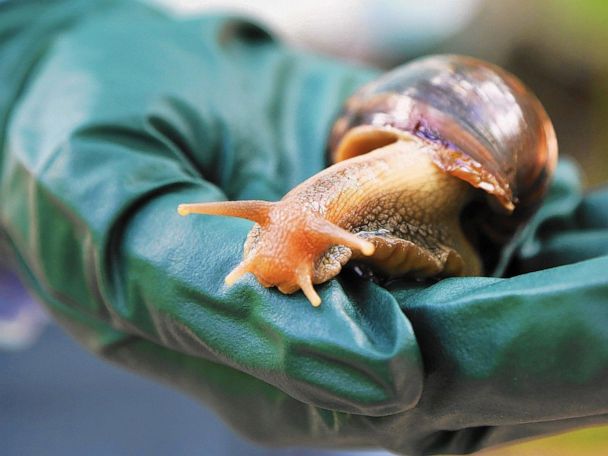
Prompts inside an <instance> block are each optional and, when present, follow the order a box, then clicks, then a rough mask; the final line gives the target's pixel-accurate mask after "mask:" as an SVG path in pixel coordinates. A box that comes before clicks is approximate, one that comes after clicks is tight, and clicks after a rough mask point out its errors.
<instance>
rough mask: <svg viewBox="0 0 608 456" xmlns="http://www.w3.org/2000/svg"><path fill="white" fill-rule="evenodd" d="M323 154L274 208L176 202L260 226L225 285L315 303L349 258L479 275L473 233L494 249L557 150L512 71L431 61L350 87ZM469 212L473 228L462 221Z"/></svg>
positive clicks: (428, 272) (411, 270)
mask: <svg viewBox="0 0 608 456" xmlns="http://www.w3.org/2000/svg"><path fill="white" fill-rule="evenodd" d="M330 159H331V160H332V161H333V162H335V163H334V164H333V165H332V166H330V167H328V168H326V169H325V170H323V171H321V172H320V173H318V174H316V175H314V176H312V177H311V178H309V179H308V180H306V181H305V182H303V183H301V184H300V185H298V186H297V187H295V188H294V189H292V190H291V191H290V192H289V193H287V194H286V195H285V196H284V197H283V198H282V199H281V200H280V201H278V202H266V201H229V202H215V203H200V204H182V205H180V206H179V208H178V212H179V213H180V214H181V215H187V214H190V213H201V214H213V215H227V216H236V217H242V218H246V219H249V220H252V221H254V222H256V225H255V226H254V227H253V229H252V230H251V231H250V233H249V235H248V237H247V240H246V242H245V246H244V260H243V261H242V262H241V263H240V264H239V265H238V266H237V267H236V268H235V269H234V270H233V271H232V272H231V273H230V274H229V275H228V276H227V277H226V283H227V284H232V283H234V282H235V281H236V280H237V279H238V278H239V277H241V276H242V275H243V274H246V273H248V272H251V273H253V274H254V275H255V276H256V277H257V279H258V281H259V282H260V283H261V284H262V285H264V286H266V287H269V286H276V287H277V288H279V290H280V291H281V292H283V293H293V292H295V291H297V290H299V289H302V291H303V292H304V293H305V294H306V296H307V298H308V299H309V300H310V302H311V303H312V304H313V305H315V306H317V305H319V304H320V302H321V299H320V297H319V296H318V294H317V293H316V292H315V290H314V287H313V284H319V283H323V282H325V281H327V280H330V279H331V278H333V277H335V276H336V275H337V274H338V273H339V272H340V270H341V268H342V267H343V266H344V265H345V264H346V263H347V262H348V261H350V260H356V261H359V262H363V263H366V264H367V265H369V267H370V268H371V269H372V270H373V271H376V272H378V273H379V274H381V275H383V276H386V277H401V276H409V277H416V278H426V277H433V276H438V277H444V276H458V275H479V274H481V273H482V272H483V264H482V258H481V255H480V252H479V251H478V245H480V242H479V239H480V237H484V238H487V239H491V240H492V242H494V243H495V244H496V245H500V244H501V243H504V242H506V241H507V240H508V239H509V237H510V236H512V235H513V233H514V232H515V231H516V230H517V227H518V226H519V225H520V224H521V223H523V222H525V220H526V219H527V218H528V217H529V216H530V215H531V213H532V212H533V211H534V209H535V208H536V207H537V206H538V205H539V203H540V201H541V199H542V196H543V194H544V192H545V190H546V187H547V185H548V181H549V178H550V176H551V174H552V172H553V168H554V166H555V162H556V159H557V145H556V141H555V134H554V132H553V128H552V126H551V123H550V121H549V119H548V116H547V115H546V113H545V111H544V109H543V108H542V106H541V105H540V102H538V100H537V99H536V98H535V97H534V96H533V95H532V94H531V93H530V92H529V91H527V90H526V89H525V87H524V86H523V85H522V84H521V82H519V81H518V80H517V79H515V77H514V76H512V75H510V74H508V73H506V72H504V71H503V70H500V69H499V68H497V67H494V66H492V65H490V64H487V63H485V62H481V61H479V60H475V59H472V58H469V57H462V56H435V57H430V58H425V59H421V60H419V61H415V62H413V63H411V64H409V65H405V66H404V67H402V68H399V69H397V70H395V71H393V72H390V73H388V74H387V75H385V76H384V77H382V78H380V79H379V80H377V81H376V82H373V83H371V84H369V85H367V86H364V87H363V88H362V89H361V90H359V91H358V92H357V93H355V94H354V95H353V96H352V97H351V98H350V99H349V100H348V101H347V103H346V106H345V109H344V111H343V113H342V115H341V116H340V117H339V119H338V120H337V121H336V123H335V125H334V128H333V131H332V136H331V139H330ZM484 195H485V196H486V197H484ZM468 207H475V211H473V212H472V213H471V216H470V217H467V218H470V219H471V220H474V221H475V223H474V224H473V229H471V227H470V226H469V227H468V228H467V229H465V226H464V225H465V224H463V223H462V213H463V210H465V208H468ZM469 225H470V224H469Z"/></svg>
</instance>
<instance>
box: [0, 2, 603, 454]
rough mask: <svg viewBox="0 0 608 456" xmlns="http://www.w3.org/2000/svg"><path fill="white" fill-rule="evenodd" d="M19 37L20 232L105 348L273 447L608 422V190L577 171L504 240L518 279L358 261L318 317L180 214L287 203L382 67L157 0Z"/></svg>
mask: <svg viewBox="0 0 608 456" xmlns="http://www.w3.org/2000/svg"><path fill="white" fill-rule="evenodd" d="M25 24H27V27H25ZM7 30H8V31H9V32H10V33H9V32H7ZM17 32H18V33H17ZM43 32H44V34H43V35H41V34H42V33H43ZM0 37H1V38H0V39H1V41H0V61H2V62H3V65H2V66H0V68H1V70H0V71H1V72H2V73H1V75H2V78H1V79H0V82H1V84H0V88H1V89H0V90H1V92H0V94H1V95H0V115H1V116H2V119H3V122H2V123H1V125H2V128H3V130H2V133H0V135H1V136H0V144H1V149H0V151H1V155H0V176H1V177H0V179H1V180H0V201H1V202H2V203H1V205H0V224H1V228H2V231H3V235H4V237H5V238H6V239H7V240H8V244H9V245H10V250H11V252H12V256H14V259H15V262H16V263H17V265H18V269H19V271H20V273H21V274H22V276H23V277H24V279H25V280H26V281H27V282H28V284H29V286H30V288H31V289H32V290H34V292H35V293H36V294H37V295H38V296H39V297H40V298H41V300H42V301H44V302H45V303H46V304H47V306H48V307H49V309H51V311H52V313H53V314H54V315H55V317H56V318H57V319H58V320H59V321H60V322H61V323H62V324H63V325H64V326H65V327H66V328H67V329H68V330H69V331H70V332H71V333H72V334H73V335H74V336H75V337H76V338H77V339H78V340H80V341H81V342H82V343H83V344H84V345H86V346H87V347H88V348H89V349H91V350H93V351H95V352H97V353H98V354H100V355H102V356H104V357H106V358H107V359H109V360H112V361H114V362H117V363H120V364H122V365H124V366H126V367H128V368H130V369H134V370H136V371H138V372H140V373H143V374H145V375H149V376H153V377H155V378H157V379H159V380H161V381H164V382H167V383H169V384H171V385H173V386H175V387H177V388H180V389H182V390H184V391H187V392H189V393H191V394H192V395H193V396H195V397H197V398H199V399H200V400H202V401H204V402H205V403H206V404H208V405H209V406H211V407H212V408H214V409H215V410H216V411H217V412H218V413H219V414H220V415H221V416H222V417H223V418H224V419H225V420H226V421H227V422H228V423H229V424H231V425H232V426H233V427H234V428H235V429H237V430H239V431H240V432H242V433H243V434H245V435H247V436H249V437H250V438H252V439H254V440H257V441H260V442H263V443H266V444H272V445H314V446H325V447H377V446H382V447H385V448H387V449H390V450H392V451H395V452H400V453H404V454H434V453H460V452H470V451H473V450H476V449H478V448H482V447H486V446H491V445H496V444H499V443H503V442H507V441H511V440H514V439H518V438H523V437H529V436H534V435H540V434H544V433H547V432H557V431H560V430H565V429H569V428H571V427H574V426H579V425H589V424H596V423H603V422H606V421H607V415H606V414H607V412H608V399H607V398H608V395H607V394H606V393H607V392H608V391H607V389H608V385H606V382H605V381H604V379H605V378H606V375H607V374H608V329H606V328H608V324H607V323H608V307H607V305H608V277H607V276H608V274H607V272H606V271H608V269H607V268H608V248H607V245H606V244H607V242H606V239H607V236H608V234H607V233H608V220H606V215H605V214H606V209H607V208H608V192H607V191H600V192H597V193H595V194H592V195H591V196H588V197H583V196H582V195H581V191H580V187H579V186H578V176H577V174H576V171H575V169H574V168H573V166H572V165H568V164H564V165H562V166H561V167H560V169H559V172H558V176H557V179H556V182H555V185H554V188H553V191H552V194H551V196H550V198H549V200H548V201H547V204H546V205H545V207H544V208H543V209H542V210H541V212H540V213H539V214H538V216H537V217H536V219H535V220H534V221H533V222H532V223H531V224H530V226H529V227H528V229H526V230H525V231H524V232H523V233H522V234H521V236H520V238H518V239H516V241H515V242H514V243H513V246H512V247H510V248H509V249H506V250H505V252H504V260H503V263H504V265H505V269H506V270H507V271H508V273H509V274H511V275H512V277H511V278H508V279H500V278H487V277H486V278H481V277H480V278H453V279H446V280H443V281H441V282H439V283H437V284H435V285H433V286H422V285H419V284H412V283H411V282H406V281H398V282H395V283H393V284H391V286H390V287H389V288H388V289H386V288H382V287H380V286H378V285H376V284H374V283H372V282H369V281H364V280H361V279H359V278H358V277H356V276H355V275H354V274H353V273H351V272H348V271H346V272H344V273H342V274H341V275H340V276H339V278H338V279H337V280H332V281H330V282H329V283H326V284H324V285H321V286H319V287H318V291H319V293H320V294H321V296H322V298H323V304H322V305H321V307H320V308H312V307H311V306H310V304H309V303H308V302H307V300H306V298H305V297H304V296H303V295H302V294H301V293H296V294H294V295H291V296H285V295H283V294H281V293H279V292H278V291H277V290H275V289H265V288H263V287H261V286H260V285H259V284H258V283H257V282H256V281H255V279H254V278H253V277H248V278H246V279H244V280H242V281H240V282H239V283H238V284H236V285H235V286H233V287H231V288H226V287H225V286H224V285H223V278H224V276H225V275H226V274H227V273H228V272H229V271H230V270H231V269H232V268H233V267H234V266H235V265H236V264H237V263H238V262H239V261H240V259H241V257H242V244H243V242H244V240H245V237H246V235H247V232H248V231H249V229H250V228H251V223H249V222H247V221H243V220H236V219H231V218H221V217H188V218H182V217H179V216H178V215H177V213H176V207H177V205H178V204H179V203H182V202H193V201H205V200H209V201H215V200H220V199H225V198H229V199H268V200H276V199H278V198H280V197H281V196H282V195H283V194H284V193H285V192H286V191H288V190H289V189H290V188H291V187H293V186H294V185H296V184H297V183H299V182H300V181H302V180H303V179H305V178H306V177H308V176H310V175H312V174H313V173H315V172H317V171H318V170H319V169H321V168H322V167H323V166H324V165H325V163H324V149H325V142H326V138H327V136H328V133H329V129H330V127H331V124H332V121H333V119H334V118H335V115H336V113H337V112H338V110H339V109H340V106H341V104H342V103H343V101H344V99H345V98H346V97H347V96H348V95H349V94H351V93H352V92H353V91H354V90H355V88H357V87H358V86H360V85H361V84H363V83H364V82H365V81H368V80H370V79H371V78H373V77H375V76H376V75H377V74H376V73H375V72H373V71H369V70H366V69H362V68H356V67H350V66H346V65H343V64H340V63H336V62H331V61H327V60H324V59H320V58H317V57H314V56H310V55H303V54H299V53H296V52H294V51H292V50H289V49H287V48H285V47H283V46H282V45H281V44H280V43H278V42H276V41H275V40H274V39H272V38H271V37H270V36H269V35H268V34H267V33H266V32H264V31H263V30H261V29H260V28H258V27H256V26H254V25H252V24H249V23H247V22H243V21H241V20H238V19H234V18H226V17H208V18H204V19H197V20H186V21H179V20H176V19H173V18H170V17H167V16H165V15H163V14H161V13H159V12H157V11H155V10H152V9H148V8H147V7H144V6H142V5H140V4H137V3H135V2H121V1H109V0H108V1H98V2H90V1H89V0H80V1H79V0H73V1H67V0H65V1H55V2H48V3H45V4H43V5H40V4H37V3H35V2H31V3H30V2H27V1H22V2H14V3H11V2H9V3H8V4H3V5H1V6H0ZM581 246H584V247H585V248H584V249H583V248H581ZM541 267H542V268H546V269H544V270H541V271H538V272H528V271H533V270H536V269H538V268H541ZM520 272H527V273H525V274H520V275H516V274H519V273H520ZM92 394H94V391H93V392H92ZM92 414H94V411H92Z"/></svg>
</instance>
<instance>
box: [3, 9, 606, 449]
mask: <svg viewBox="0 0 608 456" xmlns="http://www.w3.org/2000/svg"><path fill="white" fill-rule="evenodd" d="M41 1H44V0H41ZM148 2H149V3H154V4H156V5H157V6H159V7H161V8H163V9H165V10H167V11H169V12H170V13H171V14H175V15H178V16H190V15H195V14H202V13H205V12H209V11H215V12H217V11H232V12H235V13H238V14H241V15H245V16H249V17H254V18H255V19H256V20H257V21H258V22H260V23H262V24H265V25H266V26H267V27H268V28H269V29H270V30H272V31H273V32H274V34H275V35H278V36H279V37H281V38H282V39H284V40H285V41H287V42H289V43H290V44H291V45H292V46H295V47H299V48H302V49H307V50H309V51H312V52H316V53H321V54H325V55H330V56H336V57H339V58H343V59H348V60H351V61H353V62H356V63H360V64H363V65H373V66H378V67H381V68H387V69H388V68H391V67H393V66H396V65H398V64H400V63H403V62H405V61H408V60H410V59H412V58H414V57H417V56H420V55H425V54H430V53H439V52H441V53H443V52H452V53H463V54H469V55H472V56H475V57H479V58H483V59H486V60H489V61H491V62H494V63H496V64H499V65H501V66H503V67H505V68H507V69H509V70H510V71H512V72H513V73H515V74H516V75H518V76H519V77H520V78H521V79H522V80H523V81H524V82H525V83H527V85H529V86H530V87H531V88H532V89H533V91H534V92H535V93H536V94H537V95H538V97H539V98H540V99H541V101H542V102H543V104H544V105H545V107H546V109H547V111H548V112H549V115H550V116H551V118H552V119H553V122H554V125H555V129H556V131H557V136H558V140H559V144H560V153H561V154H562V155H570V156H572V157H574V158H575V159H576V160H577V161H578V162H579V163H580V165H581V167H582V169H583V171H584V176H585V185H586V186H587V187H588V188H592V187H595V186H598V185H600V184H602V183H606V182H607V181H608V128H606V127H605V126H604V125H605V124H606V123H607V122H608V77H607V76H608V49H606V47H607V45H606V43H608V2H606V1H605V0H581V1H572V0H535V1H534V2H531V1H529V0H500V1H496V0H426V1H424V2H420V1H417V0H377V1H374V2H370V1H365V0H348V1H340V2H328V1H320V0H299V1H298V2H291V3H292V4H291V5H289V6H288V4H287V2H285V1H284V0H251V1H243V0H240V1H239V0H148ZM0 244H1V242H0ZM7 257H8V254H7V252H2V251H1V247H0V263H2V261H1V260H4V259H5V258H7ZM91 408H96V410H97V411H96V413H95V421H94V422H93V421H91V420H90V418H88V416H89V414H88V413H87V410H90V409H91ZM100 410H101V411H102V412H99V411H100ZM125 423H128V424H129V426H125ZM75 435H77V436H78V438H71V437H72V436H75ZM0 441H1V442H2V448H3V450H2V451H3V452H5V453H4V454H9V455H12V454H28V455H29V454H45V455H46V454H61V455H80V454H87V455H95V454H99V455H107V454H113V455H120V454H146V455H156V454H158V455H161V454H200V449H201V448H205V454H209V455H232V454H244V455H279V454H280V455H304V454H315V455H325V454H328V455H329V454H334V455H339V454H341V455H346V454H359V455H362V454H366V455H379V454H383V453H381V452H377V453H376V452H366V453H354V452H339V453H336V452H321V451H318V450H314V451H310V450H308V451H307V450H304V449H288V450H280V451H279V450H268V449H263V448H259V447H255V446H253V445H252V444H250V443H248V442H246V441H244V440H242V439H241V438H240V437H238V436H236V435H235V434H233V433H232V431H230V430H228V429H227V428H226V427H225V426H224V425H223V424H222V423H221V422H220V421H219V420H218V419H217V418H215V417H214V415H213V414H212V413H211V412H210V411H208V410H207V409H205V408H204V407H202V406H200V404H198V403H196V402H194V401H192V400H191V399H189V398H187V397H185V396H183V395H181V394H180V393H178V392H175V391H172V390H169V389H168V388H165V387H164V386H162V385H158V384H156V383H153V382H151V381H148V380H146V379H144V378H141V377H137V376H135V375H132V374H130V373H128V372H125V371H122V370H119V369H118V368H115V367H113V366H111V365H108V364H106V363H104V362H102V361H99V360H97V359H95V358H94V357H92V355H90V354H88V353H85V352H84V351H83V350H82V349H81V348H80V347H79V346H77V345H76V344H75V342H73V341H72V340H71V339H69V338H68V337H67V336H66V335H65V334H64V333H63V332H62V331H61V330H60V329H59V328H57V327H56V326H55V325H54V323H52V322H51V321H50V320H49V318H48V317H47V316H46V314H45V312H44V310H43V309H42V308H41V307H40V306H39V305H38V304H37V303H35V302H34V301H33V300H32V299H31V298H30V297H29V296H28V294H27V293H26V292H25V290H24V289H23V288H22V287H21V286H20V285H19V282H18V279H17V278H16V277H15V276H14V275H13V274H12V273H11V272H10V268H9V267H8V266H7V265H6V264H5V265H4V266H2V264H0ZM483 454H484V455H485V456H506V455H509V456H510V455H535V456H536V455H540V456H543V455H557V456H570V455H583V456H585V455H600V454H608V427H607V428H591V429H584V430H578V431H574V432H571V433H568V434H563V435H560V436H555V437H549V438H543V439H537V440H534V441H531V442H526V443H519V444H516V445H512V446H509V447H505V448H500V449H493V450H486V451H485V452H483Z"/></svg>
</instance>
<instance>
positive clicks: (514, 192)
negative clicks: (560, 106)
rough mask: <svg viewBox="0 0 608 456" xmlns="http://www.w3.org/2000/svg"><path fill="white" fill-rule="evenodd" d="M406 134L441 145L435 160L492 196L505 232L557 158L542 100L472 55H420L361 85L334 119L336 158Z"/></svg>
mask: <svg viewBox="0 0 608 456" xmlns="http://www.w3.org/2000/svg"><path fill="white" fill-rule="evenodd" d="M403 134H414V135H416V136H418V137H421V138H425V139H427V140H429V141H432V142H436V143H439V144H440V145H442V146H443V147H437V148H435V150H436V151H437V152H436V155H435V157H434V161H435V163H436V165H437V166H439V167H440V168H441V169H443V170H444V171H445V172H446V173H449V174H451V175H454V176H456V177H458V178H460V179H463V180H465V181H466V182H468V183H470V184H471V185H473V186H474V187H478V188H480V189H482V190H484V191H485V192H487V194H489V195H491V197H490V198H488V202H489V203H490V207H491V208H492V212H494V213H497V214H501V215H500V216H499V217H498V218H497V217H495V216H494V217H492V224H494V223H501V222H506V224H507V225H509V228H506V229H505V231H508V233H505V234H506V235H511V234H512V232H513V231H514V230H515V229H516V225H517V224H519V223H520V222H521V220H522V219H526V218H528V217H529V215H530V214H531V213H532V211H533V210H534V209H535V208H536V207H537V206H538V205H539V203H540V200H541V199H542V197H543V195H544V193H545V191H546V189H547V187H548V183H549V181H550V178H551V176H552V174H553V170H554V168H555V165H556V161H557V141H556V138H555V132H554V130H553V126H552V124H551V121H550V120H549V117H548V115H547V113H546V112H545V110H544V108H543V107H542V105H541V103H540V102H539V101H538V99H537V98H536V97H535V96H534V95H533V94H532V93H531V92H530V91H529V90H528V89H527V88H526V87H525V86H524V85H523V83H522V82H521V81H519V80H518V79H517V78H516V77H515V76H513V75H512V74H510V73H508V72H506V71H504V70H502V69H500V68H498V67H496V66H494V65H492V64H489V63H486V62H483V61H480V60H477V59H474V58H471V57H465V56H458V55H440V56H432V57H426V58H422V59H419V60H415V61H413V62H411V63H409V64H406V65H404V66H402V67H399V68H397V69H395V70H393V71H391V72H389V73H387V74H385V75H384V76H382V77H381V78H379V79H377V80H376V81H374V82H372V83H370V84H367V85H366V86H364V87H362V88H361V89H360V90H358V91H357V92H356V93H355V94H354V95H353V96H352V97H351V98H350V99H349V100H348V101H347V102H346V105H345V108H344V111H343V112H342V114H341V116H340V117H339V118H338V120H337V121H336V123H335V125H334V128H333V130H332V135H331V138H330V159H331V160H332V161H333V162H336V161H341V160H344V159H346V158H349V157H352V156H354V155H359V154H361V153H366V152H369V151H370V150H372V149H374V148H376V147H379V146H382V145H386V144H388V143H390V142H392V141H394V140H395V139H396V138H398V137H399V136H400V135H403ZM496 203H498V204H496ZM514 209H515V214H514V217H508V218H505V217H503V215H507V214H510V213H512V212H513V211H514ZM487 221H488V218H486V223H487ZM501 228H505V227H501Z"/></svg>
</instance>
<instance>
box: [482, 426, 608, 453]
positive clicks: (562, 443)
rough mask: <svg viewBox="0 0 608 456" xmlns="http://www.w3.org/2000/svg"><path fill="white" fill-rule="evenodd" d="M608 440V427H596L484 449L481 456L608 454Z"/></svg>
mask: <svg viewBox="0 0 608 456" xmlns="http://www.w3.org/2000/svg"><path fill="white" fill-rule="evenodd" d="M607 442H608V430H607V428H606V427H594V428H589V429H581V430H578V431H573V432H569V433H567V434H561V435H557V436H554V437H545V438H542V439H535V440H530V441H528V442H524V443H520V444H517V445H511V446H508V447H505V448H498V449H494V450H486V451H482V452H480V453H479V456H599V455H601V454H606V452H607V450H608V446H607Z"/></svg>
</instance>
